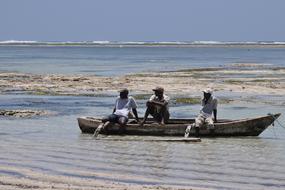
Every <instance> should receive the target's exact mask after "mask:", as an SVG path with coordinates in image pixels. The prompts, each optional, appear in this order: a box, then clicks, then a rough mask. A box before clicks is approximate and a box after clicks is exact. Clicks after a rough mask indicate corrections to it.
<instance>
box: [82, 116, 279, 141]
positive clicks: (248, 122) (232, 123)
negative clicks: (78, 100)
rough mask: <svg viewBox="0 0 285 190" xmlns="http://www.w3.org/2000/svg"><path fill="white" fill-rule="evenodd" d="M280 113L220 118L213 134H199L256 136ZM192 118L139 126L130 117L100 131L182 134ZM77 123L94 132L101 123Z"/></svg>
mask: <svg viewBox="0 0 285 190" xmlns="http://www.w3.org/2000/svg"><path fill="white" fill-rule="evenodd" d="M280 115H281V114H280V113H277V114H272V115H267V116H263V117H256V118H247V119H239V120H225V119H220V120H218V122H217V123H215V124H214V125H215V131H214V134H210V130H209V129H208V128H207V127H206V126H203V127H201V129H200V136H215V137H218V136H221V137H222V136H223V137H226V136H258V135H259V134H260V133H262V132H263V131H264V130H265V129H266V128H267V127H268V126H270V125H271V124H273V122H274V121H275V120H276V119H277V118H278V117H279V116H280ZM194 121H195V120H194V119H170V120H169V122H168V123H167V124H165V125H159V124H157V123H154V122H153V120H151V119H149V120H148V121H147V122H146V124H145V125H144V126H142V127H141V126H140V125H139V124H137V123H136V122H135V120H132V119H130V122H129V123H128V124H127V125H126V126H125V127H124V129H122V128H120V127H119V125H118V124H115V123H110V124H109V125H108V126H107V127H106V129H104V130H103V131H102V132H101V133H102V134H106V135H117V134H124V135H148V136H180V137H182V136H184V134H185V129H186V128H187V126H189V125H190V124H191V123H193V122H194ZM78 124H79V127H80V129H81V131H82V133H94V131H95V130H96V129H97V127H98V126H99V125H100V124H101V119H100V118H94V117H80V118H78ZM194 134H195V129H194V128H192V129H191V130H190V135H189V136H194Z"/></svg>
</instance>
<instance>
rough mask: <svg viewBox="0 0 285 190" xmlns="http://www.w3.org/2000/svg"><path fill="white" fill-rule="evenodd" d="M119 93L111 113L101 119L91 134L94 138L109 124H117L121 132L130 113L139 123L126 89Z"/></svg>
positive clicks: (134, 104)
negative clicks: (100, 122)
mask: <svg viewBox="0 0 285 190" xmlns="http://www.w3.org/2000/svg"><path fill="white" fill-rule="evenodd" d="M119 92H120V96H119V97H118V98H117V99H116V101H115V106H114V109H113V113H112V114H111V115H109V116H107V117H104V118H103V119H102V124H101V125H99V126H98V128H97V129H96V130H95V132H94V134H93V136H94V137H97V136H98V134H99V133H100V132H101V130H103V129H105V127H107V126H108V125H109V123H110V122H111V123H118V124H119V125H120V126H121V130H120V131H122V130H123V129H124V126H125V125H126V124H127V122H128V117H129V114H130V112H131V111H132V112H133V113H134V115H135V118H136V120H137V122H139V118H138V113H137V104H136V101H135V99H134V98H133V97H131V96H128V95H129V90H128V89H126V88H124V89H122V90H120V91H119Z"/></svg>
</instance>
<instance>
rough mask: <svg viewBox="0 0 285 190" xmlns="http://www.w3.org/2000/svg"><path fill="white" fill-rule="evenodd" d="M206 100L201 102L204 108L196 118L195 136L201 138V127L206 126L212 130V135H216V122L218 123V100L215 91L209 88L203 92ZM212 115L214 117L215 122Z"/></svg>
mask: <svg viewBox="0 0 285 190" xmlns="http://www.w3.org/2000/svg"><path fill="white" fill-rule="evenodd" d="M203 93H204V98H203V99H202V101H201V105H202V108H201V110H200V113H199V115H198V116H197V118H195V124H194V126H195V131H196V132H195V134H196V136H199V130H200V127H202V126H203V125H204V124H206V125H207V127H208V128H209V129H210V133H211V134H213V133H214V122H217V107H218V99H217V98H216V97H215V96H213V90H212V89H210V88H207V89H205V90H203ZM212 115H214V120H213V117H212Z"/></svg>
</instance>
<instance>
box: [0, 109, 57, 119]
mask: <svg viewBox="0 0 285 190" xmlns="http://www.w3.org/2000/svg"><path fill="white" fill-rule="evenodd" d="M50 114H51V113H49V112H47V111H42V110H0V116H11V117H22V118H30V117H34V116H47V115H50Z"/></svg>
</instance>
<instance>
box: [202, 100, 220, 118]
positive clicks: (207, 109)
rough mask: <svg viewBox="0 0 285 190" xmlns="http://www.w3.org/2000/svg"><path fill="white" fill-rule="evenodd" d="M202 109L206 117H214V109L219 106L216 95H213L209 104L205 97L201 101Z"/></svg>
mask: <svg viewBox="0 0 285 190" xmlns="http://www.w3.org/2000/svg"><path fill="white" fill-rule="evenodd" d="M201 104H202V109H201V110H200V113H201V114H202V115H203V116H204V117H212V113H213V110H216V109H217V107H218V99H217V98H216V97H215V96H211V97H210V99H209V100H208V102H207V104H205V101H204V99H202V101H201Z"/></svg>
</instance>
